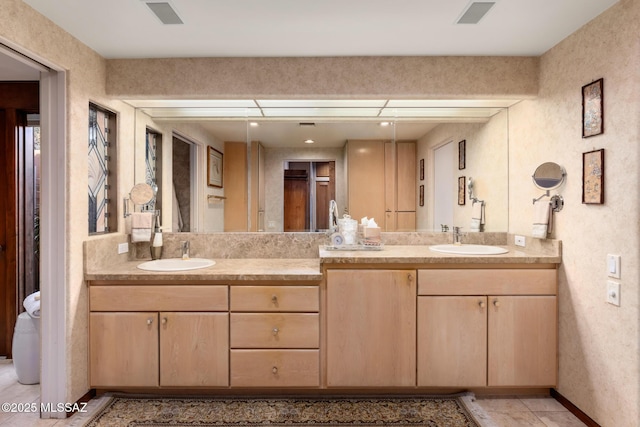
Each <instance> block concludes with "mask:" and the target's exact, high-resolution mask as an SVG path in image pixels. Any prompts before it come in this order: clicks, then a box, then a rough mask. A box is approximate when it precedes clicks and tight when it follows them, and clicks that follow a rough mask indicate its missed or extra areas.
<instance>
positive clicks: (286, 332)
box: [230, 313, 320, 348]
mask: <svg viewBox="0 0 640 427" xmlns="http://www.w3.org/2000/svg"><path fill="white" fill-rule="evenodd" d="M230 323H231V348H318V346H319V342H320V330H319V328H320V322H319V319H318V314H317V313H232V314H231V320H230Z"/></svg>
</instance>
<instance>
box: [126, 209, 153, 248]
mask: <svg viewBox="0 0 640 427" xmlns="http://www.w3.org/2000/svg"><path fill="white" fill-rule="evenodd" d="M152 226H153V212H133V213H132V214H131V241H132V242H149V241H151V227H152Z"/></svg>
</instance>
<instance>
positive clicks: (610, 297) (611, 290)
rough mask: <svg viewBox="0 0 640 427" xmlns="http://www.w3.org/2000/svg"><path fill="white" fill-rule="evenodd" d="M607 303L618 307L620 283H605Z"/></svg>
mask: <svg viewBox="0 0 640 427" xmlns="http://www.w3.org/2000/svg"><path fill="white" fill-rule="evenodd" d="M607 302H608V303H609V304H613V305H616V306H618V307H620V283H618V282H614V281H612V280H609V281H607Z"/></svg>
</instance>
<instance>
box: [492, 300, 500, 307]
mask: <svg viewBox="0 0 640 427" xmlns="http://www.w3.org/2000/svg"><path fill="white" fill-rule="evenodd" d="M493 305H494V306H495V307H500V301H498V300H497V299H496V300H493Z"/></svg>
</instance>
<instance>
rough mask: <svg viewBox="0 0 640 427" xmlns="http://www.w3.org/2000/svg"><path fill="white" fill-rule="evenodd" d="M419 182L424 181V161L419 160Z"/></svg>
mask: <svg viewBox="0 0 640 427" xmlns="http://www.w3.org/2000/svg"><path fill="white" fill-rule="evenodd" d="M420 181H424V159H420Z"/></svg>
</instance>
